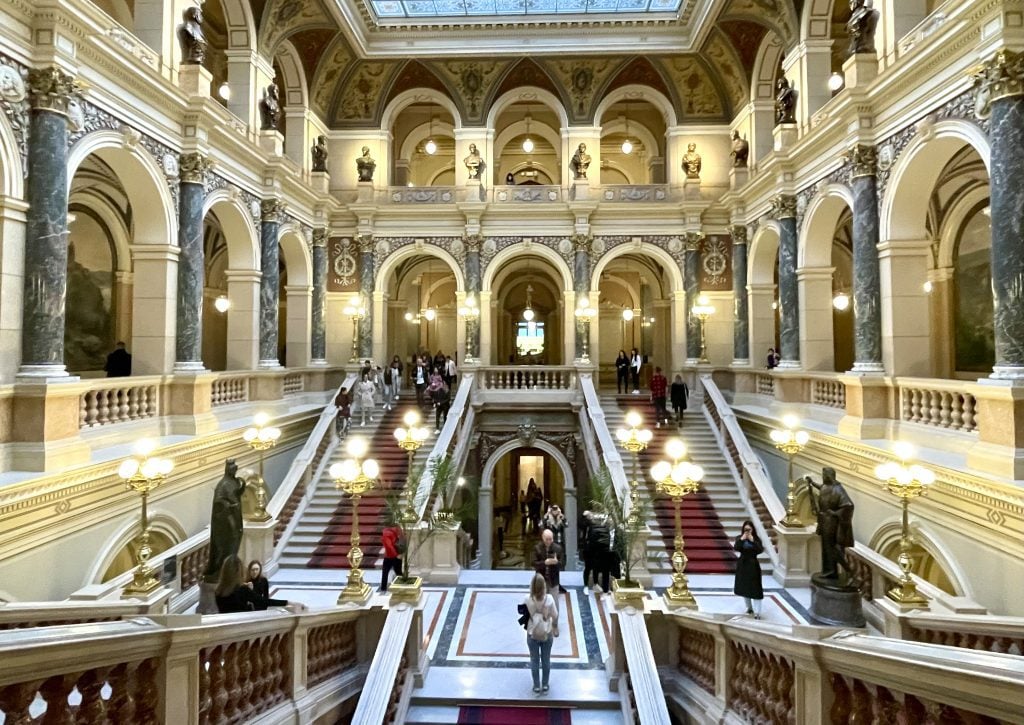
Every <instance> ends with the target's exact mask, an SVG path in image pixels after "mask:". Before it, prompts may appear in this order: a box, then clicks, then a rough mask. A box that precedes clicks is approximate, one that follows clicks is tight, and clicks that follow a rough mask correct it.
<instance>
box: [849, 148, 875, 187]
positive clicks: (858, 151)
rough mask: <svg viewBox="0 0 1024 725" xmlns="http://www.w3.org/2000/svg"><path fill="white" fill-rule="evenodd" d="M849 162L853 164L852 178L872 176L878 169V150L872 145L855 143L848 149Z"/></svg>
mask: <svg viewBox="0 0 1024 725" xmlns="http://www.w3.org/2000/svg"><path fill="white" fill-rule="evenodd" d="M850 164H851V165H852V166H853V178H854V179H856V178H858V177H860V176H874V175H875V174H876V173H877V171H878V150H877V149H876V148H875V147H874V146H865V145H864V144H857V145H856V146H854V147H853V148H852V149H850Z"/></svg>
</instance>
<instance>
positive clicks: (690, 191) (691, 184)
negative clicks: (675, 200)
mask: <svg viewBox="0 0 1024 725" xmlns="http://www.w3.org/2000/svg"><path fill="white" fill-rule="evenodd" d="M683 199H685V200H686V201H695V200H697V199H700V179H686V180H685V181H684V182H683Z"/></svg>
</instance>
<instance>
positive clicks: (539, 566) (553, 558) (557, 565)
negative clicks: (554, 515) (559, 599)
mask: <svg viewBox="0 0 1024 725" xmlns="http://www.w3.org/2000/svg"><path fill="white" fill-rule="evenodd" d="M564 565H565V551H564V550H563V549H562V547H561V546H559V545H558V544H556V543H555V535H554V534H553V533H552V531H551V529H544V532H543V533H542V534H541V535H540V541H539V542H537V546H535V547H534V549H533V569H534V571H536V572H537V573H538V574H541V575H542V576H543V577H544V580H545V581H546V582H547V585H548V591H549V592H551V593H552V594H554V595H555V596H558V595H559V594H561V592H562V587H561V586H560V582H559V576H560V574H561V571H562V567H563V566H564Z"/></svg>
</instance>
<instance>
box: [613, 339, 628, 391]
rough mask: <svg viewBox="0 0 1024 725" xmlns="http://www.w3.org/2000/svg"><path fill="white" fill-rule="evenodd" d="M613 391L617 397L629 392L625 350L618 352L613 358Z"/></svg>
mask: <svg viewBox="0 0 1024 725" xmlns="http://www.w3.org/2000/svg"><path fill="white" fill-rule="evenodd" d="M615 391H616V392H617V393H618V394H619V395H622V394H623V393H628V392H629V355H627V354H626V351H625V350H619V356H618V357H617V358H615Z"/></svg>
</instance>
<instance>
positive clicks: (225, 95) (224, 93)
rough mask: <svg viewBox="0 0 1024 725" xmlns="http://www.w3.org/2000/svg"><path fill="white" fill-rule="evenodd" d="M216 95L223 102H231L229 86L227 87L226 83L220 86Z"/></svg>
mask: <svg viewBox="0 0 1024 725" xmlns="http://www.w3.org/2000/svg"><path fill="white" fill-rule="evenodd" d="M217 95H218V96H220V97H221V98H222V99H224V100H225V101H230V100H231V86H229V85H228V82H227V81H224V82H223V83H221V84H220V88H218V89H217Z"/></svg>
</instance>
